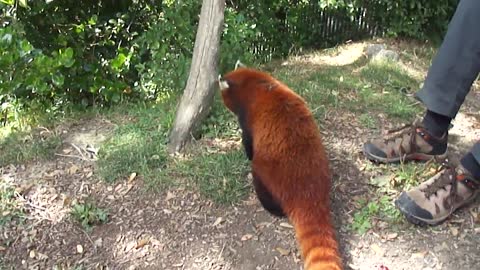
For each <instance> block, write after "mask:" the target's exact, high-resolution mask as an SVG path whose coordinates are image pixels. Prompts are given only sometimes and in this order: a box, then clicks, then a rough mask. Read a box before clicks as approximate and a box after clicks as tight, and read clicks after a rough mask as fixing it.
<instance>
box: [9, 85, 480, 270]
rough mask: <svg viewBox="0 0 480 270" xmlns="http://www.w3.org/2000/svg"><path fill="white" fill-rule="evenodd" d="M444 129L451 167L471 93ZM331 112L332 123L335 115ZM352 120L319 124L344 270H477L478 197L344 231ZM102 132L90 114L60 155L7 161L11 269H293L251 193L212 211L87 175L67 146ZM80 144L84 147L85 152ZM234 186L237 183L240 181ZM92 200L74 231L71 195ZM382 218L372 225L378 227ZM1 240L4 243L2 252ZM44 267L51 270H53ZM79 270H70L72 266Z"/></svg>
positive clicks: (291, 247)
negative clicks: (12, 200) (397, 221)
mask: <svg viewBox="0 0 480 270" xmlns="http://www.w3.org/2000/svg"><path fill="white" fill-rule="evenodd" d="M469 99H470V101H469V102H467V104H466V106H465V107H464V108H462V112H461V113H460V114H459V116H458V117H457V118H456V120H455V122H454V127H453V129H452V130H451V134H452V136H451V141H452V145H451V147H450V149H451V150H452V151H451V157H452V160H455V159H458V156H459V154H460V153H463V152H465V151H466V150H468V148H469V147H470V146H471V145H472V142H473V141H475V140H476V139H477V138H478V135H479V130H478V126H479V124H480V123H479V121H478V119H479V117H480V114H479V113H478V107H477V106H478V105H477V104H479V102H478V101H479V100H480V97H479V95H478V93H476V92H474V93H472V94H471V97H469ZM336 117H342V119H337V118H336ZM347 118H349V119H355V118H354V115H345V114H335V113H332V114H329V116H328V118H327V119H325V120H324V122H323V125H322V126H323V130H324V131H323V135H324V141H325V145H326V147H327V149H328V152H329V156H330V159H331V169H332V173H333V176H334V179H333V180H334V189H333V191H332V201H333V209H334V211H333V212H334V216H335V223H336V227H337V231H338V239H339V241H340V243H341V251H342V255H343V258H344V263H345V269H380V268H379V267H380V266H382V265H383V266H386V267H388V268H389V269H390V270H400V269H409V270H416V269H445V270H450V269H451V270H459V269H480V253H479V251H480V250H479V246H480V225H479V223H480V218H479V215H480V204H479V200H477V201H476V202H474V203H473V204H471V205H469V206H468V207H465V208H462V209H460V210H459V211H457V212H456V213H455V214H454V215H453V216H452V217H451V218H450V219H449V220H447V221H446V222H445V223H443V224H441V225H439V226H437V227H418V226H413V225H410V224H408V223H405V224H403V225H401V226H395V227H393V226H389V224H384V223H385V222H383V221H378V223H377V224H376V226H375V228H374V229H373V230H370V231H368V232H367V233H366V234H364V235H359V234H357V233H355V232H353V231H351V230H350V229H348V226H349V224H350V223H351V222H352V216H353V213H354V211H356V210H355V209H356V208H355V207H356V204H355V200H354V199H355V198H356V197H358V196H362V195H363V194H366V193H368V192H371V189H373V188H374V187H372V186H371V185H369V184H368V179H370V177H374V175H373V174H374V173H372V172H366V171H364V170H362V168H363V167H365V164H366V163H368V161H366V160H365V159H364V158H363V156H362V155H361V153H360V149H361V145H362V143H363V142H364V141H365V140H366V138H368V137H370V136H372V135H373V134H371V133H370V131H368V130H365V129H363V128H362V127H361V126H360V125H359V124H358V123H356V122H355V121H345V119H347ZM112 129H113V125H112V124H110V123H109V122H108V121H106V120H104V119H101V118H94V119H89V120H85V122H83V123H79V124H76V125H72V126H68V127H63V130H61V132H62V134H63V141H64V143H63V149H62V150H61V151H59V153H62V155H64V156H57V157H55V158H54V159H53V160H52V161H48V162H42V163H33V164H25V165H21V166H7V167H4V168H0V175H1V177H4V178H5V179H9V180H10V181H13V182H14V183H15V184H16V185H17V186H18V187H19V188H20V190H21V194H22V196H23V197H24V198H25V199H26V204H25V206H26V207H27V209H28V214H27V220H26V221H25V222H24V224H11V225H10V226H9V227H7V228H5V230H4V231H3V232H1V235H0V245H1V246H0V247H1V249H0V255H1V256H2V257H3V262H4V264H5V265H6V266H11V267H13V268H14V269H222V270H227V269H232V270H233V269H235V270H263V269H279V270H286V269H289V270H290V269H302V263H301V260H300V257H299V253H298V250H297V245H296V242H295V238H294V233H293V230H292V227H291V225H290V224H289V223H288V221H287V220H286V219H279V218H274V217H272V216H271V215H269V214H268V213H267V212H265V211H264V210H263V209H262V207H261V205H260V204H259V202H258V201H257V199H256V197H255V196H254V193H253V191H252V192H251V193H250V196H249V197H248V198H247V199H246V200H244V201H242V202H240V203H238V204H235V205H230V206H219V205H217V204H214V203H212V202H211V201H209V200H206V199H205V198H204V197H202V196H200V195H199V194H198V193H197V192H195V191H194V190H190V189H171V190H168V191H165V192H164V193H159V194H152V193H147V192H145V190H144V188H143V183H142V178H141V176H137V177H135V178H134V179H130V180H129V179H124V180H123V181H119V182H116V183H115V184H112V185H110V184H107V183H105V182H102V181H100V180H98V178H97V176H96V173H95V162H94V161H93V160H88V159H89V158H88V157H85V160H81V159H79V158H78V157H68V155H71V156H78V155H77V154H78V153H77V152H78V150H76V149H74V148H73V147H72V145H71V143H73V144H74V145H76V146H77V147H79V148H80V149H85V148H87V146H93V147H95V148H99V147H101V143H102V141H103V140H104V139H105V138H106V137H108V134H109V132H110V131H111V130H112ZM87 144H88V145H87ZM245 181H249V179H248V178H246V179H245ZM82 198H92V199H93V200H94V201H96V202H97V203H98V205H99V206H100V207H103V208H106V209H108V214H109V220H108V222H107V223H106V224H102V225H98V226H95V227H93V230H92V231H91V232H86V231H85V230H83V229H82V228H81V227H80V226H78V225H77V224H75V223H73V222H72V221H71V219H70V218H69V216H68V209H69V207H68V206H69V205H70V204H71V203H72V201H74V200H81V199H82ZM382 222H383V223H382ZM7 243H8V245H7ZM54 266H56V267H57V268H54ZM79 266H82V267H79Z"/></svg>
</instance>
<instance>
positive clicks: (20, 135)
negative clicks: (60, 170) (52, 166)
mask: <svg viewBox="0 0 480 270" xmlns="http://www.w3.org/2000/svg"><path fill="white" fill-rule="evenodd" d="M61 143H62V142H61V139H60V137H59V136H58V135H56V134H53V133H48V134H46V135H41V134H39V133H35V132H33V131H32V132H26V131H23V132H12V133H10V134H8V135H6V136H5V137H2V136H0V153H2V154H1V155H0V167H1V166H5V165H8V164H20V163H25V162H28V161H32V160H45V159H50V158H52V157H53V156H54V153H55V151H56V150H57V149H58V148H59V147H60V145H61Z"/></svg>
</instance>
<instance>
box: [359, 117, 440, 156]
mask: <svg viewBox="0 0 480 270" xmlns="http://www.w3.org/2000/svg"><path fill="white" fill-rule="evenodd" d="M388 133H389V134H391V135H387V136H385V137H384V138H378V139H374V140H372V141H370V142H367V143H365V145H364V146H363V153H364V154H365V156H366V157H367V158H368V159H370V160H371V161H376V162H382V163H393V162H403V161H409V160H416V161H428V160H431V159H433V158H435V159H438V160H442V159H445V158H446V156H447V140H448V132H446V133H445V134H444V135H443V136H442V137H441V138H437V137H434V136H432V135H430V134H429V133H428V132H427V130H426V129H425V127H423V125H422V124H421V122H420V121H418V120H417V121H415V122H414V123H412V124H410V125H406V126H404V127H401V128H398V129H395V130H390V131H388Z"/></svg>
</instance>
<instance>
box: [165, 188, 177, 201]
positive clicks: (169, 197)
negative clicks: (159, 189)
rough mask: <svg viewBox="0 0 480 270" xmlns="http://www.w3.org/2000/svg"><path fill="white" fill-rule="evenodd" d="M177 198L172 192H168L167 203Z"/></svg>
mask: <svg viewBox="0 0 480 270" xmlns="http://www.w3.org/2000/svg"><path fill="white" fill-rule="evenodd" d="M173 198H175V194H173V193H172V192H170V191H167V196H166V197H165V201H167V202H168V201H169V200H171V199H173Z"/></svg>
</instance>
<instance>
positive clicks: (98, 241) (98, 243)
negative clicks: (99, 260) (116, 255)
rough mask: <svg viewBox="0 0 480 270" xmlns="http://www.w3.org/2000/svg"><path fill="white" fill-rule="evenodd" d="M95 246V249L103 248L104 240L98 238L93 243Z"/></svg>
mask: <svg viewBox="0 0 480 270" xmlns="http://www.w3.org/2000/svg"><path fill="white" fill-rule="evenodd" d="M93 243H94V244H95V247H98V248H100V247H102V245H103V239H102V238H98V239H97V240H95V242H93Z"/></svg>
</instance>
